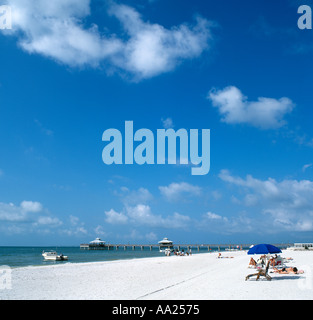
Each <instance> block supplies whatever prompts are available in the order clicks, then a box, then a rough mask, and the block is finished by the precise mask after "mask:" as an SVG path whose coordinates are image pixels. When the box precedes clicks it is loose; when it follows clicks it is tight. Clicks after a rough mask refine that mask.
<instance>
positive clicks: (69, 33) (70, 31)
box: [9, 0, 212, 79]
mask: <svg viewBox="0 0 313 320" xmlns="http://www.w3.org/2000/svg"><path fill="white" fill-rule="evenodd" d="M9 5H10V6H11V7H12V12H13V21H14V28H13V29H14V32H13V34H15V35H16V36H17V37H18V44H19V45H20V47H21V48H23V49H24V50H25V51H27V52H29V53H36V54H41V55H43V56H46V57H49V58H52V59H54V60H56V61H58V62H60V63H63V64H66V65H69V66H71V67H84V66H91V67H99V66H106V67H108V68H109V69H112V68H114V69H118V70H122V71H124V72H126V73H130V74H131V75H133V76H134V77H135V78H136V79H143V78H149V77H153V76H156V75H158V74H160V73H163V72H168V71H171V70H173V69H174V68H175V67H176V66H177V65H178V64H179V63H180V62H181V61H182V60H184V59H192V58H196V57H198V56H200V55H201V54H202V52H203V51H204V50H206V49H208V48H209V42H211V40H212V36H211V27H212V25H211V24H210V23H209V22H208V21H207V20H205V19H203V18H200V17H198V18H197V19H196V23H195V25H194V26H188V25H187V24H181V25H180V26H176V27H172V28H171V29H166V28H164V27H163V26H161V25H159V24H152V23H149V22H145V21H144V20H143V19H142V17H141V16H140V14H139V13H138V12H137V11H136V10H135V9H133V8H131V7H129V6H126V5H117V4H112V5H111V7H110V10H109V14H110V15H111V16H113V17H115V18H117V19H118V20H119V21H120V22H121V24H122V26H123V29H124V30H125V32H126V34H127V38H125V37H124V38H123V39H122V38H118V37H117V36H115V35H114V34H113V33H112V34H111V35H108V34H107V32H106V34H104V33H103V32H101V31H100V30H99V29H98V26H97V25H95V24H91V25H90V26H89V27H86V26H85V25H84V19H85V18H86V17H89V16H90V14H91V11H90V0H80V1H76V0H66V1H65V0H54V1H49V4H48V3H47V1H45V0H9Z"/></svg>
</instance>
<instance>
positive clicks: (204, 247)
mask: <svg viewBox="0 0 313 320" xmlns="http://www.w3.org/2000/svg"><path fill="white" fill-rule="evenodd" d="M251 245H252V244H173V246H172V247H171V248H170V247H169V248H170V249H177V250H178V251H181V250H182V249H184V250H188V251H190V250H192V251H198V252H199V251H200V250H201V251H207V252H210V251H240V250H247V249H249V247H250V246H251ZM274 245H275V246H276V247H279V248H281V249H286V248H288V247H290V246H291V245H292V244H289V243H281V244H274ZM154 248H158V249H160V248H161V246H160V244H129V243H128V244H109V243H104V244H101V245H93V244H90V243H83V244H81V245H80V249H82V250H150V251H152V250H153V249H154ZM162 248H163V249H164V245H163V246H162Z"/></svg>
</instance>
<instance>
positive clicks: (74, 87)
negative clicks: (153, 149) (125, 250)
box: [0, 0, 313, 245]
mask: <svg viewBox="0 0 313 320" xmlns="http://www.w3.org/2000/svg"><path fill="white" fill-rule="evenodd" d="M0 4H8V5H10V6H11V8H12V30H0V48H1V51H0V54H1V59H0V70H1V72H0V115H1V116H0V137H1V139H0V148H1V157H0V244H1V245H78V244H79V243H81V242H86V241H87V242H88V241H90V240H92V239H93V238H95V237H97V236H99V237H101V238H102V239H103V240H106V241H108V242H111V243H124V242H134V243H155V242H157V241H159V240H160V239H162V238H163V237H168V238H170V239H172V240H173V241H174V242H180V243H187V242H188V243H234V244H236V243H256V242H276V243H277V242H294V241H307V242H310V241H312V232H313V202H312V199H313V171H312V170H313V158H312V156H313V129H312V116H313V112H312V101H313V90H312V74H313V64H312V55H313V31H312V30H300V29H298V27H297V20H298V18H299V14H298V13H297V9H298V6H299V5H300V4H303V3H300V2H299V1H291V0H290V1H286V0H281V1H275V3H273V1H267V0H266V1H245V0H243V1H236V2H235V1H231V0H223V1H220V0H219V1H217V0H215V1H201V0H195V1H192V2H190V1H182V0H179V1H178V0H171V1H170V3H169V1H164V0H155V1H148V0H140V1H139V0H136V1H135V0H134V1H127V2H123V1H119V2H117V1H106V0H101V1H100V0H95V1H93V0H82V1H74V0H66V1H65V0H64V1H61V0H58V1H53V2H48V1H45V0H40V1H33V0H7V1H2V2H0ZM306 4H308V5H313V3H312V2H310V1H306ZM128 120H132V121H133V122H134V130H138V129H141V128H148V129H150V130H151V131H153V132H156V130H157V129H162V128H173V129H174V130H178V129H180V128H184V129H187V130H189V129H210V130H211V170H210V172H209V174H208V175H205V176H192V175H191V173H190V169H191V167H190V166H189V165H143V166H139V165H137V164H134V165H111V166H108V165H105V164H104V163H103V161H102V150H103V148H104V146H105V144H104V142H103V141H102V134H103V132H104V131H105V130H106V129H109V128H116V129H118V130H120V131H121V132H123V130H124V129H123V128H124V124H125V121H128Z"/></svg>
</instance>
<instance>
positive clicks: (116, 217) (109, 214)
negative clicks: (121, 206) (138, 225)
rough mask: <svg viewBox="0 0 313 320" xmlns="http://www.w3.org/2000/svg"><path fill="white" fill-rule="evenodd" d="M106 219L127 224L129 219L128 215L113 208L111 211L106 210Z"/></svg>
mask: <svg viewBox="0 0 313 320" xmlns="http://www.w3.org/2000/svg"><path fill="white" fill-rule="evenodd" d="M105 221H106V222H107V223H111V224H125V223H127V221H128V217H127V216H126V215H124V214H123V213H118V212H116V211H115V210H113V209H111V210H110V211H105Z"/></svg>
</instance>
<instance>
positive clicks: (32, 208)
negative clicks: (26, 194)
mask: <svg viewBox="0 0 313 320" xmlns="http://www.w3.org/2000/svg"><path fill="white" fill-rule="evenodd" d="M21 208H22V209H23V210H24V211H25V212H40V211H42V204H41V203H39V202H36V201H35V202H34V201H23V202H22V203H21Z"/></svg>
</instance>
